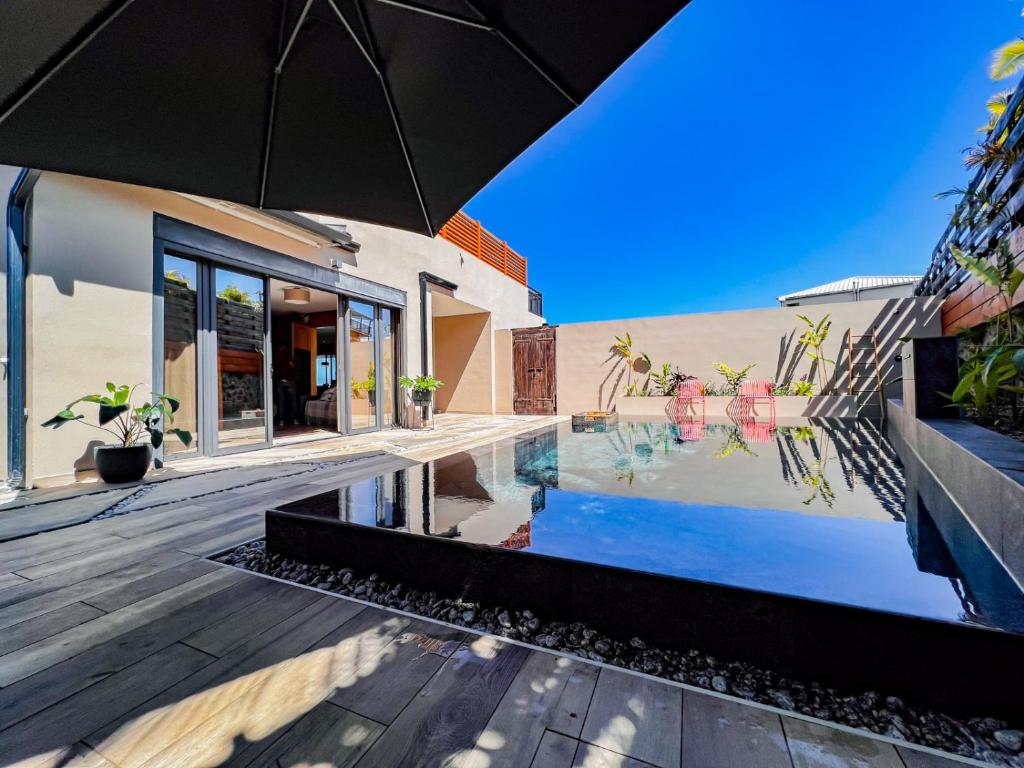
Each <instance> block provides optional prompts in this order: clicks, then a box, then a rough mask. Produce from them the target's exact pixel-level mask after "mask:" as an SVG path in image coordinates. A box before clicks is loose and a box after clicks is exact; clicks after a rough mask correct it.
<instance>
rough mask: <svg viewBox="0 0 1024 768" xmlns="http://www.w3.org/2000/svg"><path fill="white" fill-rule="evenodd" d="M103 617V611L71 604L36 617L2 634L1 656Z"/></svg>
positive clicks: (11, 627) (0, 642)
mask: <svg viewBox="0 0 1024 768" xmlns="http://www.w3.org/2000/svg"><path fill="white" fill-rule="evenodd" d="M102 615H103V611H101V610H99V609H98V608H94V607H92V606H91V605H86V604H85V603H71V604H70V605H64V606H61V607H60V608H57V609H56V610H53V611H50V612H49V613H44V614H42V615H40V616H35V617H33V618H31V619H28V620H27V621H23V622H21V623H20V624H14V625H13V626H9V627H7V628H5V629H4V630H3V632H0V656H2V655H3V654H6V653H11V652H12V651H16V650H18V649H19V648H24V647H25V646H26V645H31V644H32V643H35V642H38V641H39V640H44V639H46V638H47V637H52V636H53V635H56V634H58V633H60V632H63V631H64V630H66V629H70V628H71V627H77V626H78V625H79V624H84V623H85V622H87V621H92V620H93V619H95V618H98V617H99V616H102Z"/></svg>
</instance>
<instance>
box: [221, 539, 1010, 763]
mask: <svg viewBox="0 0 1024 768" xmlns="http://www.w3.org/2000/svg"><path fill="white" fill-rule="evenodd" d="M217 559H218V560H219V561H221V562H224V563H228V564H230V565H235V566H238V567H241V568H247V569H249V570H252V571H256V572H257V573H264V574H268V575H271V576H276V577H278V578H282V579H287V580H289V581H293V582H296V583H298V584H305V585H308V586H313V587H317V588H319V589H324V590H328V591H331V592H336V593H338V594H339V595H346V596H350V597H356V598H359V599H361V600H366V601H367V602H372V603H376V604H378V605H382V606H386V607H389V608H397V609H400V610H403V611H408V612H410V613H416V614H419V615H421V616H425V617H428V618H432V619H438V620H440V621H446V622H449V623H451V624H458V625H460V626H463V627H466V628H468V629H474V630H477V631H480V632H487V633H490V634H494V635H498V636H502V637H508V638H514V639H516V640H521V641H524V642H527V643H532V644H533V645H536V646H539V647H541V648H550V649H553V650H557V651H562V652H564V653H571V654H574V655H576V656H579V657H581V658H585V659H590V660H592V661H600V662H605V663H607V664H612V665H614V666H617V667H623V668H625V669H631V670H635V671H637V672H645V673H647V674H650V675H656V676H658V677H663V678H666V679H668V680H675V681H677V682H681V683H687V684H689V685H692V686H696V687H698V688H706V689H708V690H714V691H718V692H719V693H727V694H730V695H732V696H737V697H739V698H743V699H748V700H750V701H756V702H760V703H762V704H769V705H772V706H775V707H779V708H781V709H787V710H790V711H793V712H800V713H802V714H805V715H810V716H812V717H817V718H821V719H822V720H829V721H831V722H835V723H841V724H843V725H847V726H852V727H854V728H862V729H866V730H869V731H871V732H873V733H876V734H881V735H884V736H890V737H892V738H896V739H903V740H906V741H910V742H914V743H916V744H923V745H925V746H929V747H933V748H936V749H941V750H944V751H946V752H951V753H954V754H958V755H963V756H966V757H973V758H975V759H977V760H982V761H985V762H988V763H992V764H993V765H1001V766H1013V767H1015V768H1024V732H1022V731H1021V730H1018V729H1016V728H1012V727H1010V725H1009V724H1008V723H1006V722H1003V721H1001V720H996V719H994V718H988V717H986V718H981V717H978V718H971V719H969V720H961V719H958V718H954V717H950V716H948V715H945V714H942V713H939V712H934V711H932V710H929V709H924V708H921V707H915V706H913V705H910V704H907V703H906V702H904V701H903V700H901V699H900V698H898V697H896V696H888V695H886V694H885V693H879V692H875V691H867V692H864V693H861V694H859V695H848V694H843V693H840V692H839V691H837V690H835V689H833V688H826V687H823V686H821V685H819V684H817V683H814V682H811V683H807V682H803V681H798V680H791V679H788V678H785V677H782V676H781V675H778V674H776V673H775V672H772V671H771V670H767V669H761V668H759V667H755V666H753V665H751V664H746V663H743V662H730V661H725V660H723V659H717V658H715V657H714V656H709V655H706V654H703V653H701V652H700V651H698V650H689V651H675V650H667V649H662V648H655V647H650V646H648V645H647V644H646V643H645V642H644V641H643V639H642V638H640V637H634V638H631V639H629V640H625V641H623V640H617V639H613V638H610V637H607V636H605V635H603V634H601V633H600V632H598V631H596V630H595V629H593V628H591V627H588V626H587V625H585V624H581V623H571V624H569V623H565V622H560V621H546V620H544V619H542V618H541V617H539V616H535V615H534V614H533V613H532V612H530V611H527V610H524V611H520V610H512V609H509V608H503V607H501V606H484V605H480V604H478V603H469V602H463V601H461V600H459V599H453V598H449V597H445V596H443V595H439V594H437V593H436V592H432V591H421V590H416V589H411V588H408V587H405V586H403V585H401V584H392V583H389V582H386V581H383V580H381V579H380V578H379V577H378V576H377V574H368V575H365V576H364V575H360V574H356V573H355V572H354V571H353V570H352V569H351V568H341V569H334V568H331V567H330V566H326V565H309V564H306V563H302V562H299V561H297V560H289V559H286V558H282V557H280V556H278V555H274V556H268V555H267V552H266V544H265V542H264V541H262V540H260V541H255V542H252V543H249V544H245V545H242V546H240V547H237V548H236V549H234V550H232V551H230V552H228V553H225V554H223V555H221V556H219V557H218V558H217Z"/></svg>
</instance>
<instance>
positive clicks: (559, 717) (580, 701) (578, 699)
mask: <svg viewBox="0 0 1024 768" xmlns="http://www.w3.org/2000/svg"><path fill="white" fill-rule="evenodd" d="M600 671H601V668H600V667H598V666H596V665H594V664H576V665H575V666H574V668H573V671H572V675H570V676H569V681H568V682H567V683H566V684H565V692H564V693H563V694H562V698H561V699H559V701H558V706H557V707H556V708H555V710H554V711H553V712H552V713H551V721H550V725H549V726H548V728H550V729H551V730H552V731H557V732H558V733H564V734H565V735H566V736H571V737H572V738H574V739H578V738H579V737H580V734H582V732H583V723H584V722H585V721H586V719H587V711H588V710H589V709H590V701H591V699H593V698H594V689H595V688H596V687H597V677H598V674H599V673H600Z"/></svg>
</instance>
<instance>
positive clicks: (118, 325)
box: [0, 166, 542, 480]
mask: <svg viewBox="0 0 1024 768" xmlns="http://www.w3.org/2000/svg"><path fill="white" fill-rule="evenodd" d="M0 170H3V171H4V172H7V171H8V170H9V169H6V168H4V167H2V166H0ZM0 183H2V178H0ZM5 199H6V198H5ZM32 210H33V221H32V235H33V242H32V246H33V250H32V254H31V266H30V276H29V279H28V286H27V293H28V328H29V364H28V371H27V373H28V382H29V383H28V393H27V394H28V408H29V414H30V416H29V423H30V428H29V437H28V443H29V445H28V454H29V455H28V467H27V469H28V476H29V478H34V479H36V480H45V478H54V477H58V476H59V477H65V476H67V475H69V474H70V473H72V472H73V471H74V469H75V466H76V464H78V466H84V465H85V464H86V463H87V457H88V454H89V453H90V445H91V444H93V443H95V442H103V441H104V438H105V437H106V434H105V433H103V432H98V431H94V430H89V429H88V428H85V427H82V426H81V425H67V426H66V427H64V428H63V429H61V430H59V431H57V432H54V431H51V430H42V429H40V428H39V427H38V425H39V423H40V422H42V421H44V420H45V419H46V418H49V416H51V415H52V414H53V413H55V412H56V411H57V410H59V409H60V408H62V407H63V406H64V405H66V404H67V403H68V402H69V401H71V400H73V399H75V398H77V397H78V396H80V395H82V394H85V393H88V392H94V391H99V390H101V389H102V388H103V385H104V383H105V382H106V381H109V380H114V381H125V382H132V383H141V384H143V387H144V389H147V390H148V388H149V387H150V386H151V378H152V366H153V349H152V343H153V334H152V322H153V321H152V318H153V297H152V284H153V214H154V212H156V213H161V214H164V215H166V216H170V217H173V218H176V219H180V220H182V221H187V222H191V223H193V224H196V225H198V226H202V227H205V228H207V229H211V230H214V231H217V232H220V233H223V234H225V235H228V236H230V237H234V238H237V239H239V240H244V241H247V242H250V243H253V244H256V245H259V246H262V247H264V248H268V249H271V250H274V251H277V252H279V253H282V254H285V255H288V256H292V257H295V258H300V259H304V260H306V261H310V262H314V263H317V264H321V265H326V264H327V260H328V259H329V258H331V257H334V258H339V257H342V258H344V259H345V264H344V266H343V269H344V271H346V272H348V273H350V274H354V275H358V276H359V277H363V278H366V279H368V280H373V281H375V282H379V283H382V284H385V285H389V286H392V287H395V288H399V289H402V290H404V291H405V292H406V294H407V298H408V304H407V309H406V312H405V315H404V321H405V333H406V344H405V348H404V351H405V360H404V367H405V370H406V372H408V373H409V374H410V375H416V374H417V373H420V372H421V371H420V367H421V366H420V345H419V339H420V307H419V273H420V272H421V271H426V272H430V273H432V274H435V275H437V276H439V277H441V278H444V279H445V280H450V281H451V282H453V283H455V284H457V285H458V286H459V288H458V290H457V291H456V293H455V295H456V296H457V297H458V298H459V299H462V300H465V301H466V302H468V303H471V304H475V305H477V306H480V307H483V308H486V309H488V311H489V312H490V315H491V320H490V327H489V330H494V329H499V328H501V329H507V328H513V327H527V326H532V325H538V324H540V323H541V322H542V318H539V317H537V316H536V315H532V314H530V313H529V311H528V294H527V289H526V287H525V286H523V285H520V284H519V283H517V282H515V281H514V280H512V279H510V278H508V277H506V276H505V275H503V274H501V273H500V272H498V271H497V270H495V269H494V268H492V267H490V266H488V265H487V264H485V263H484V262H482V261H480V260H479V259H477V258H476V257H474V256H472V255H470V254H465V253H463V252H462V251H460V250H459V249H458V248H456V247H455V246H454V245H452V244H450V243H448V242H447V241H445V240H442V239H440V238H435V239H431V238H426V237H422V236H420V235H415V234H412V233H408V232H400V231H397V230H391V229H388V228H386V227H380V226H375V225H370V224H360V223H351V224H350V231H351V232H352V234H353V236H354V237H355V239H356V240H357V241H358V242H359V243H361V245H362V249H361V251H360V252H359V253H358V254H344V253H341V252H339V251H338V250H337V249H333V248H327V247H316V246H313V245H310V244H309V243H308V242H302V241H301V240H298V239H295V238H293V237H290V236H288V235H286V234H280V233H278V232H274V231H272V230H269V229H266V228H263V227H260V226H257V225H255V224H253V223H250V222H247V221H244V220H241V219H239V218H237V217H235V216H231V215H229V214H228V213H224V212H221V211H218V210H215V209H212V208H210V207H208V206H206V205H202V204H200V203H197V202H194V201H192V200H190V199H187V198H185V197H182V196H180V195H175V194H173V193H169V192H163V191H160V190H153V189H148V188H144V187H135V186H131V185H126V184H117V183H113V182H106V181H99V180H93V179H85V178H82V177H76V176H69V175H64V174H56V173H45V174H43V175H42V177H41V178H40V180H39V182H38V184H37V186H36V190H35V195H34V198H33V209H32ZM302 238H303V240H306V241H308V240H309V239H311V238H314V236H312V235H309V234H303V235H302ZM314 239H315V238H314ZM486 347H487V349H488V350H490V348H491V344H490V340H489V339H488V343H487V344H486ZM491 407H492V408H493V406H491ZM486 412H491V411H490V410H487V411H486Z"/></svg>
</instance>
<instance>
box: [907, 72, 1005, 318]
mask: <svg viewBox="0 0 1024 768" xmlns="http://www.w3.org/2000/svg"><path fill="white" fill-rule="evenodd" d="M1022 112H1024V87H1018V88H1017V90H1016V92H1015V93H1014V94H1013V97H1012V98H1011V99H1010V103H1009V105H1008V106H1007V108H1006V111H1005V112H1004V113H1003V115H1002V116H1001V117H1000V119H999V121H998V122H997V123H996V125H995V127H994V128H993V129H992V131H991V132H990V133H989V134H988V136H987V139H988V140H989V141H993V140H995V138H997V137H999V136H1002V135H1003V134H1004V133H1005V134H1006V139H1005V141H1004V142H1003V146H1004V147H1006V148H1007V149H1008V150H1011V151H1012V150H1014V149H1021V150H1024V115H1022V114H1021V113H1022ZM1022 179H1024V152H1022V153H1021V157H1020V158H1019V159H1018V160H1017V161H1016V162H1013V163H1012V164H1011V165H1009V166H1006V165H1004V164H1003V163H1000V162H997V163H993V164H991V165H989V166H988V167H985V166H983V167H981V168H979V170H978V172H977V173H976V174H975V175H974V178H973V179H971V183H970V184H969V185H968V187H967V194H966V195H964V197H963V199H962V200H961V201H960V203H959V204H958V205H957V207H956V209H955V210H954V212H953V215H952V217H951V218H950V221H949V225H948V226H947V227H946V231H945V232H943V234H942V237H941V238H940V239H939V242H938V245H936V247H935V250H934V252H933V254H932V262H931V265H930V266H929V267H928V270H927V272H926V273H925V275H924V277H922V278H921V281H920V282H919V283H918V284H917V287H916V288H915V291H914V292H915V294H916V295H918V296H942V297H944V298H945V302H944V303H943V306H942V330H943V333H945V334H952V333H956V332H957V331H960V330H963V329H967V328H973V327H975V326H977V325H980V324H982V323H984V322H986V321H988V320H990V319H991V318H993V317H995V316H996V315H998V314H1000V313H1001V312H1003V311H1004V309H1005V307H1004V306H1003V303H1002V301H1001V299H1000V298H999V295H998V292H997V291H996V290H994V289H992V288H989V287H987V286H985V285H982V284H981V283H980V282H978V280H977V279H976V278H974V277H973V276H972V275H971V274H970V273H969V272H967V270H965V269H963V268H962V267H961V266H960V265H959V264H957V262H956V259H955V258H954V257H953V252H952V247H954V246H955V247H958V248H960V249H961V250H962V251H964V252H965V253H968V254H971V255H974V256H992V255H994V254H995V252H996V249H997V247H998V245H999V241H1000V240H1001V239H1003V238H1005V237H1009V238H1010V246H1011V252H1012V253H1013V254H1014V256H1015V257H1016V259H1017V263H1018V264H1021V263H1024V230H1022V229H1021V226H1022V224H1024V185H1022V183H1021V182H1022ZM1022 302H1024V296H1022V297H1019V298H1018V300H1017V302H1016V303H1017V304H1020V303H1022Z"/></svg>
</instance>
